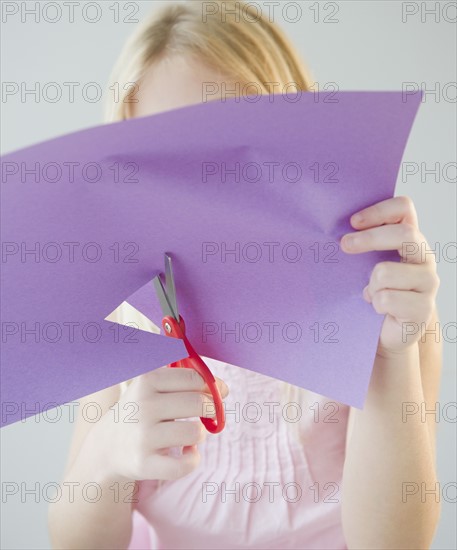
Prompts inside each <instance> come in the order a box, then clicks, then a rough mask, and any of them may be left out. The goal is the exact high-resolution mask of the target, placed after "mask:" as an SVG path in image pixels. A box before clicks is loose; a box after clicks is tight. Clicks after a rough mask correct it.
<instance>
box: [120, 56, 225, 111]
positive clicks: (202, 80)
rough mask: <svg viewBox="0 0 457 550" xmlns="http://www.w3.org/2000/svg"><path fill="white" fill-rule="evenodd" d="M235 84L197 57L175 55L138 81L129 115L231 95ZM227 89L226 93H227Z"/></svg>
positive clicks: (169, 108) (152, 68)
mask: <svg viewBox="0 0 457 550" xmlns="http://www.w3.org/2000/svg"><path fill="white" fill-rule="evenodd" d="M234 89H235V83H234V82H230V81H228V79H227V78H226V77H224V75H222V74H221V73H220V72H219V71H216V70H214V69H211V68H210V67H207V66H205V65H204V64H203V63H201V62H199V61H198V60H195V59H192V58H189V57H185V56H180V55H174V56H171V57H167V58H164V59H163V60H161V61H159V62H157V63H155V64H154V65H152V66H151V67H150V68H149V69H148V71H147V72H146V75H145V77H144V78H143V79H142V81H141V82H140V83H139V89H138V91H137V93H136V94H135V98H136V99H138V102H137V103H132V104H131V107H132V110H131V112H132V117H133V118H136V117H142V116H147V115H152V114H157V113H160V112H162V111H168V110H171V109H177V108H179V107H185V106H187V105H193V104H196V103H201V102H204V101H210V100H213V99H219V100H220V99H221V98H222V97H223V96H228V97H230V96H231V95H233V93H232V94H230V90H234ZM226 90H227V92H226Z"/></svg>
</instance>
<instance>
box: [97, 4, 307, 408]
mask: <svg viewBox="0 0 457 550" xmlns="http://www.w3.org/2000/svg"><path fill="white" fill-rule="evenodd" d="M205 4H206V5H208V4H212V5H213V7H215V8H216V9H215V10H214V11H213V12H212V13H209V14H208V13H206V14H205V12H204V11H203V7H204V5H205ZM224 14H225V16H224ZM175 54H181V55H190V56H193V57H195V58H196V59H198V60H199V61H201V62H204V63H205V64H207V65H208V66H209V67H211V68H213V69H215V70H217V71H219V72H220V73H221V74H223V75H225V76H227V77H228V78H232V79H233V80H234V81H235V82H240V83H243V84H256V88H257V90H260V91H261V93H262V94H265V95H267V94H270V93H272V88H271V84H272V83H274V86H279V87H280V88H285V87H287V86H289V85H291V84H292V85H293V86H294V87H295V89H296V90H301V91H309V90H310V87H311V85H312V80H311V77H310V75H309V72H308V70H307V69H306V67H305V65H304V63H303V61H302V60H301V59H300V58H299V56H298V54H297V52H296V51H295V50H294V48H293V46H292V45H291V43H290V42H289V40H288V39H287V38H286V36H285V35H284V34H283V32H282V31H281V30H280V29H279V27H278V26H276V25H275V24H274V23H271V22H270V21H269V20H268V19H267V18H265V17H263V16H262V15H259V13H258V11H257V9H256V7H255V6H254V5H253V4H245V3H244V2H242V1H234V0H227V1H223V0H217V1H215V2H203V1H201V2H200V1H196V0H191V1H186V2H181V3H170V4H169V5H167V6H165V7H164V8H162V9H161V10H158V11H157V12H155V13H153V14H152V16H151V17H150V18H148V19H146V20H145V21H144V22H143V23H142V24H141V25H140V26H139V27H138V29H137V31H136V32H135V33H134V34H133V35H132V36H131V38H130V39H129V40H128V41H127V42H126V44H125V47H124V49H123V50H122V52H121V55H120V57H119V59H118V61H117V63H116V65H115V67H114V69H113V72H112V74H111V77H110V84H111V83H118V85H119V88H118V89H119V90H122V92H121V91H120V93H119V97H117V101H116V102H113V101H111V102H109V103H108V104H107V108H106V115H105V116H106V120H107V121H108V122H114V121H118V120H124V119H128V118H131V116H132V115H131V112H130V109H129V107H130V105H131V103H130V102H129V101H128V99H129V98H128V95H129V93H131V92H132V87H129V86H128V85H127V84H129V83H130V84H133V85H136V86H138V85H139V83H140V82H141V79H142V78H143V76H144V75H145V74H146V72H147V71H148V69H149V68H150V67H151V66H152V65H153V64H154V63H155V62H157V61H159V60H161V59H162V58H164V57H166V56H171V55H175ZM248 89H249V88H248V87H246V86H245V87H244V88H243V90H244V91H245V92H246V90H248ZM108 97H109V96H108ZM137 313H138V312H137ZM116 315H117V322H121V323H122V324H125V322H127V321H128V322H134V323H136V324H137V325H139V326H141V327H142V328H143V330H150V331H153V332H156V330H154V328H152V327H151V326H149V325H148V321H147V320H146V319H144V318H143V319H140V316H139V315H135V312H134V311H132V309H131V308H128V306H127V304H123V305H122V306H121V307H120V308H119V309H118V311H117V312H114V315H112V316H111V320H116ZM279 367H280V366H279ZM282 384H283V392H285V393H283V395H285V396H287V400H288V401H289V402H299V403H300V402H301V403H303V402H304V401H305V394H306V391H305V390H301V389H300V388H298V387H296V386H292V385H290V384H286V383H285V382H283V383H282ZM126 386H127V383H123V384H121V389H122V390H125V388H126Z"/></svg>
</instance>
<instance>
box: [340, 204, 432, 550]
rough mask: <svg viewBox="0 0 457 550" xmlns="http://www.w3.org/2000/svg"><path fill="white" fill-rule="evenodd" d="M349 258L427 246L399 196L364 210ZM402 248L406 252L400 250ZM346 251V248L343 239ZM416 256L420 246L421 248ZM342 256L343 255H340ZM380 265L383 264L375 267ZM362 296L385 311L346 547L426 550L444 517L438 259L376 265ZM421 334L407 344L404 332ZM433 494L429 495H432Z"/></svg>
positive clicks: (355, 442)
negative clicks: (438, 421) (438, 462)
mask: <svg viewBox="0 0 457 550" xmlns="http://www.w3.org/2000/svg"><path fill="white" fill-rule="evenodd" d="M363 214H364V218H365V221H364V222H363V223H362V224H356V223H355V222H354V220H352V222H353V226H354V227H356V228H359V229H360V230H361V231H359V233H358V235H360V237H361V240H359V243H358V244H357V245H356V248H354V249H352V250H351V252H365V251H368V250H383V249H390V250H392V249H397V250H398V251H399V253H400V255H402V251H404V250H410V251H411V250H413V249H414V248H415V247H412V246H409V244H411V243H414V242H415V243H424V242H425V240H424V239H423V237H421V236H420V234H419V233H418V232H417V220H416V219H415V211H414V208H413V207H412V204H411V202H410V201H408V200H405V199H404V198H403V197H399V198H397V199H392V200H389V201H384V203H379V204H378V205H375V207H371V208H369V209H366V210H365V211H364V212H363ZM405 243H406V244H408V246H407V247H405V246H404V245H405ZM342 244H343V247H345V248H346V246H345V245H344V239H343V243H342ZM419 249H420V247H419ZM346 251H349V250H348V249H346ZM379 266H381V267H379ZM377 268H378V269H376V268H375V270H374V271H373V275H372V277H371V280H370V283H369V285H368V287H367V289H365V291H364V296H365V299H366V300H367V301H368V302H370V303H372V304H373V307H374V308H375V310H376V311H377V312H378V313H382V314H386V318H385V321H384V324H383V329H382V332H381V337H380V342H379V346H378V353H377V355H376V360H375V364H374V368H373V374H372V378H371V381H370V386H369V390H368V394H367V398H366V402H365V407H364V409H363V411H361V410H356V409H352V410H351V414H350V422H349V426H348V439H347V451H346V460H345V466H344V473H343V500H342V518H343V528H344V532H345V536H346V542H347V544H348V548H350V549H351V550H352V549H359V548H360V549H362V548H363V549H364V550H365V549H370V548H373V549H374V548H376V549H378V548H383V549H395V550H397V549H400V548H409V549H414V550H416V549H422V548H429V547H430V545H431V542H432V539H433V536H434V533H435V529H436V526H437V523H438V519H439V513H440V504H439V499H440V487H439V484H438V481H437V476H436V469H435V417H434V414H433V413H432V414H426V412H427V411H433V409H435V405H436V401H437V396H438V390H439V378H440V371H441V343H440V337H439V331H438V334H437V335H435V334H432V333H428V334H427V335H426V336H425V337H424V340H425V341H421V334H422V333H423V328H425V327H427V329H428V330H434V329H435V328H437V327H438V325H437V323H438V320H437V314H436V309H435V306H434V298H435V294H436V290H437V286H438V279H437V277H436V274H435V265H434V262H431V261H430V258H429V257H427V256H424V255H422V254H420V255H413V256H412V257H411V258H407V259H406V261H405V262H400V263H396V262H395V263H394V262H384V263H383V264H378V266H377ZM414 327H417V329H418V330H417V333H416V334H415V335H411V336H409V337H406V334H411V333H414V332H415V330H414ZM435 491H436V493H435V494H434V492H435Z"/></svg>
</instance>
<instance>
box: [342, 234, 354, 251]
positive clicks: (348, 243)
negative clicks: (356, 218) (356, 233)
mask: <svg viewBox="0 0 457 550" xmlns="http://www.w3.org/2000/svg"><path fill="white" fill-rule="evenodd" d="M343 245H344V248H347V249H351V248H353V247H354V237H352V236H351V235H345V236H344V237H343Z"/></svg>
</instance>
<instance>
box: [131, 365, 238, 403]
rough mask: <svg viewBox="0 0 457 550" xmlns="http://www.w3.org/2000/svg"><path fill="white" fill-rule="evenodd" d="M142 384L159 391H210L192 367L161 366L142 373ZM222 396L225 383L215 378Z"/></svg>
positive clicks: (224, 390) (225, 391) (224, 391)
mask: <svg viewBox="0 0 457 550" xmlns="http://www.w3.org/2000/svg"><path fill="white" fill-rule="evenodd" d="M141 378H142V384H143V385H144V386H147V387H148V388H153V389H154V390H155V391H157V392H160V393H174V392H179V391H201V392H206V393H211V392H210V390H209V388H208V386H207V384H206V383H205V381H204V380H203V378H202V377H201V376H200V375H199V374H198V372H197V371H196V370H194V369H185V368H169V367H161V368H159V369H156V370H153V371H151V372H148V373H146V374H144V375H143V376H142V377H141ZM216 382H217V386H218V388H219V391H220V393H221V395H222V397H223V398H224V397H226V396H227V395H228V392H229V390H228V387H227V384H226V383H225V382H224V381H223V380H221V379H220V378H216Z"/></svg>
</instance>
